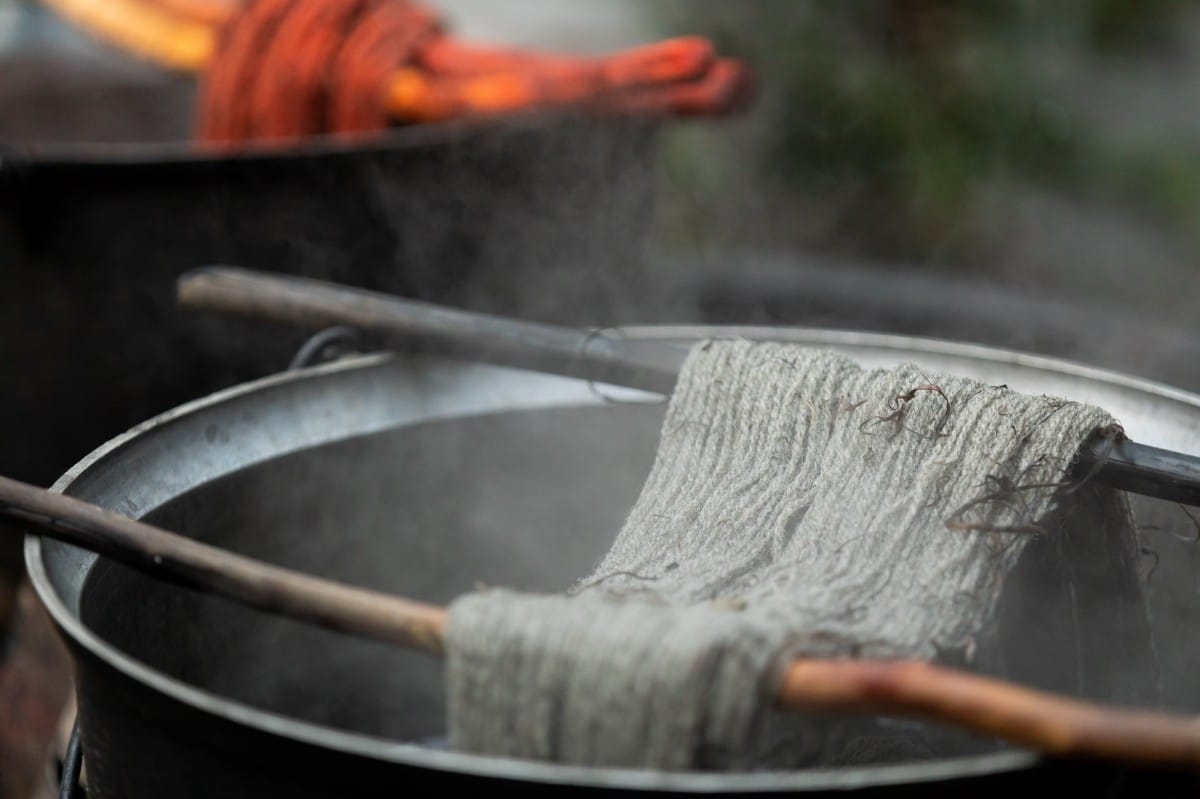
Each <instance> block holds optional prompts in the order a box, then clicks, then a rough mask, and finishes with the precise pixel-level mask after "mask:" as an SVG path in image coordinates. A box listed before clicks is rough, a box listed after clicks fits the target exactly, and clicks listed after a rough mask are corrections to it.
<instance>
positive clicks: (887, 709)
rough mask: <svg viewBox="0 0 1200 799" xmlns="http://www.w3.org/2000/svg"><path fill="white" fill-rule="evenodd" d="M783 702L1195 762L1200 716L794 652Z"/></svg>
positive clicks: (1146, 758)
mask: <svg viewBox="0 0 1200 799" xmlns="http://www.w3.org/2000/svg"><path fill="white" fill-rule="evenodd" d="M779 705H780V706H781V707H783V708H785V709H788V710H794V711H799V712H804V711H809V712H813V711H823V712H838V713H865V714H871V715H885V716H888V715H891V716H907V717H915V718H924V719H927V720H931V721H937V722H942V723H947V724H952V725H954V726H957V727H960V728H963V729H966V730H969V731H971V732H976V733H981V734H984V735H991V736H994V737H996V738H1000V739H1003V740H1005V741H1008V742H1009V743H1013V744H1017V745H1020V746H1025V747H1029V748H1031V749H1037V750H1039V751H1042V752H1046V753H1048V754H1053V755H1060V756H1064V757H1074V758H1101V759H1111V760H1123V761H1129V762H1136V763H1142V764H1146V765H1158V766H1168V765H1169V766H1186V767H1189V768H1200V719H1198V718H1196V717H1187V716H1179V715H1173V714H1167V713H1162V712H1155V711H1143V710H1125V709H1120V708H1113V707H1106V706H1103V705H1098V704H1095V703H1091V702H1084V701H1081V700H1077V699H1071V698H1068V697H1063V696H1058V695H1055V694H1051V693H1047V692H1044V691H1036V690H1033V689H1031V688H1025V687H1022V686H1019V685H1014V684H1013V683H1008V682H1003V681H1001V680H996V679H991V678H988V677H981V676H978V675H974V674H969V673H967V672H963V671H958V670H955V669H948V668H941V667H939V666H934V665H933V664H930V663H925V662H922V661H896V662H886V661H864V660H796V661H793V662H792V664H791V665H790V667H789V668H788V670H787V672H786V675H785V677H784V680H783V683H782V685H781V687H780V691H779Z"/></svg>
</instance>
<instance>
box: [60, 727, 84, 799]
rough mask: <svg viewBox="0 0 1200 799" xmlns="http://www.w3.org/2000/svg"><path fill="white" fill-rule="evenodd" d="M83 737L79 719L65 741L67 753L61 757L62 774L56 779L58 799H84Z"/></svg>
mask: <svg viewBox="0 0 1200 799" xmlns="http://www.w3.org/2000/svg"><path fill="white" fill-rule="evenodd" d="M82 739H83V735H82V733H81V732H80V730H79V719H78V718H77V719H75V723H74V724H73V725H71V737H70V738H69V739H67V752H66V754H65V755H64V756H63V763H62V773H61V774H60V775H59V778H58V799H86V796H87V792H86V791H84V789H83V740H82Z"/></svg>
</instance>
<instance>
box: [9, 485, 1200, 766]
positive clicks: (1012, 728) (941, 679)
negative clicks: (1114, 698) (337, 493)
mask: <svg viewBox="0 0 1200 799" xmlns="http://www.w3.org/2000/svg"><path fill="white" fill-rule="evenodd" d="M0 515H5V516H9V517H12V518H15V519H18V520H20V521H23V522H25V523H26V524H28V525H30V526H31V527H33V528H34V529H36V530H38V531H39V532H41V533H44V534H45V535H47V536H49V537H51V538H55V539H58V540H61V541H66V542H68V543H71V544H77V545H79V546H82V547H84V548H86V549H89V550H92V551H94V552H99V553H101V554H103V555H106V556H109V557H112V558H114V559H115V560H118V561H120V562H122V563H125V564H127V565H129V566H131V567H133V568H135V569H137V570H139V571H141V572H144V573H146V574H149V575H151V576H153V577H157V578H161V579H166V580H169V581H171V582H175V583H179V584H181V585H185V586H189V587H192V588H196V589H199V590H201V591H204V592H207V593H211V594H213V595H215V596H221V597H224V598H226V599H231V600H233V601H235V602H240V603H241V604H243V605H247V606H249V607H252V608H257V609H259V610H264V611H267V612H270V613H277V614H280V615H283V616H288V617H291V618H294V619H298V620H300V621H306V622H311V623H313V624H317V625H320V626H322V627H326V628H329V629H332V630H338V631H340V632H344V633H349V634H352V635H358V636H361V637H364V638H369V639H374V640H378V641H384V642H387V643H393V644H399V645H400V646H404V647H409V648H413V649H419V650H422V651H425V652H429V653H431V654H435V655H440V654H442V641H443V635H444V632H445V627H446V612H445V610H444V609H442V608H439V607H436V606H433V605H427V604H424V603H421V602H416V601H413V600H409V599H403V598H400V597H395V596H391V595H389V594H383V593H379V592H376V591H368V590H364V589H361V588H352V587H349V586H345V585H342V584H340V583H336V582H333V581H330V580H323V579H320V578H317V577H312V576H309V575H305V574H299V573H296V572H293V571H290V570H288V569H283V568H279V567H276V566H270V565H267V564H264V563H260V562H258V561H255V560H253V559H251V558H246V557H242V556H240V555H235V554H232V553H229V552H226V551H224V550H221V549H217V548H215V547H210V546H207V545H205V544H201V543H199V542H197V541H192V540H191V539H188V538H184V537H182V536H179V535H176V534H174V533H169V532H167V531H166V530H162V529H160V528H157V527H153V526H151V525H148V524H145V523H143V522H139V521H135V520H133V519H129V518H127V517H124V516H120V515H118V514H115V513H112V512H110V511H107V510H105V509H103V508H99V507H97V506H95V505H91V504H89V503H86V502H82V501H80V500H78V499H74V498H72V497H67V496H64V495H62V494H55V493H51V492H49V491H46V490H44V489H40V488H35V487H33V486H30V485H26V484H24V483H19V482H16V481H14V480H9V479H7V478H3V477H0ZM777 701H778V704H779V706H780V707H782V708H784V709H787V710H792V711H797V712H839V713H867V714H878V715H894V716H911V717H916V718H924V719H930V720H933V721H938V722H942V723H946V724H950V725H954V726H956V727H960V728H962V729H965V730H969V731H972V732H976V733H982V734H985V735H992V736H996V737H998V738H1002V739H1004V740H1007V741H1010V742H1012V743H1015V744H1019V745H1022V746H1027V747H1031V748H1034V749H1039V750H1042V751H1044V752H1049V753H1052V754H1055V755H1061V756H1069V757H1091V758H1107V759H1120V760H1127V761H1130V762H1136V763H1141V764H1145V765H1157V766H1185V767H1189V768H1200V720H1197V719H1194V718H1186V717H1181V716H1176V715H1169V714H1166V713H1157V712H1149V711H1134V710H1122V709H1116V708H1108V707H1104V706H1101V705H1097V704H1092V703H1087V702H1082V701H1079V700H1075V699H1069V698H1065V697H1060V696H1055V695H1053V694H1048V693H1044V692H1040V691H1034V690H1031V689H1028V688H1023V687H1020V686H1017V685H1013V684H1010V683H1005V682H1001V681H999V680H994V679H989V678H986V677H979V676H976V675H972V674H968V673H966V672H961V671H955V670H952V669H946V668H941V667H938V666H933V665H931V664H928V663H923V662H872V661H858V660H810V659H798V660H794V661H793V662H792V663H791V664H790V665H789V666H788V668H787V669H786V671H785V673H784V677H783V680H782V683H781V685H780V688H779V693H778V696H777Z"/></svg>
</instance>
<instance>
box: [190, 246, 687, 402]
mask: <svg viewBox="0 0 1200 799" xmlns="http://www.w3.org/2000/svg"><path fill="white" fill-rule="evenodd" d="M176 296H177V299H178V301H179V304H180V305H182V306H184V307H187V308H195V309H203V310H210V311H221V312H223V313H230V314H237V315H240V316H246V317H250V318H254V319H270V320H274V321H278V322H288V323H291V324H298V325H301V326H303V327H307V328H310V329H319V328H322V327H329V326H333V325H351V326H353V327H356V328H358V329H359V330H361V331H362V332H364V333H367V334H371V335H374V336H376V337H378V338H381V339H383V340H384V341H385V342H387V343H392V344H403V345H407V346H421V347H424V348H426V349H434V350H435V351H438V352H451V353H457V354H461V355H466V356H469V357H471V358H473V359H476V360H480V361H484V362H489V363H496V364H501V365H505V366H516V367H520V368H524V369H536V370H540V371H545V372H550V373H553V374H561V375H566V376H568V377H579V378H585V379H590V380H597V381H602V382H611V383H616V384H618V385H625V386H631V387H633V388H640V389H644V390H646V391H657V392H660V393H668V392H670V391H671V390H673V388H674V386H675V381H676V379H677V378H678V376H679V369H680V367H681V366H682V365H683V361H684V359H685V358H686V357H687V350H686V349H684V348H683V347H676V346H672V345H670V344H664V343H662V342H651V341H635V340H629V341H624V340H619V339H614V338H609V337H606V336H597V335H591V334H589V333H588V332H587V331H584V330H579V329H576V328H569V327H560V326H557V325H545V324H538V323H534V322H526V321H523V320H520V319H511V318H508V317H503V316H493V315H490V314H481V313H474V312H471V311H464V310H459V309H457V308H447V307H445V306H440V305H433V304H430V303H425V302H419V301H417V300H409V299H404V298H401V297H394V296H391V295H387V294H380V293H378V292H373V291H365V290H363V289H356V288H351V287H348V286H339V285H336V284H333V283H327V282H324V281H319V280H310V279H306V278H299V277H294V276H291V275H272V274H266V273H262V272H253V271H250V270H246V269H234V268H231V267H208V268H205V269H198V270H195V271H193V272H189V273H188V274H186V275H184V276H182V277H181V278H180V279H179V281H178V284H177V293H176Z"/></svg>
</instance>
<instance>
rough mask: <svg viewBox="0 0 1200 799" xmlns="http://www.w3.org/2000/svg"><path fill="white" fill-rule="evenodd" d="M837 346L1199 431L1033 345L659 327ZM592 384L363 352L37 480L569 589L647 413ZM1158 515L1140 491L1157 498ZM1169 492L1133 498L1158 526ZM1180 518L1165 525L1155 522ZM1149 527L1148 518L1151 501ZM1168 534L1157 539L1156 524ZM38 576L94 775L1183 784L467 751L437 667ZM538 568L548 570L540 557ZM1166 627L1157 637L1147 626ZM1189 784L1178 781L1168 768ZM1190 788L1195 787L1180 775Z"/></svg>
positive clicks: (128, 509) (615, 518) (279, 625)
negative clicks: (622, 764) (733, 766)
mask: <svg viewBox="0 0 1200 799" xmlns="http://www.w3.org/2000/svg"><path fill="white" fill-rule="evenodd" d="M631 334H632V335H646V336H651V337H655V338H664V339H670V340H676V339H678V340H686V339H689V338H693V337H697V336H701V335H714V334H715V335H744V336H749V337H771V338H786V339H790V340H795V341H802V342H807V343H812V344H824V345H830V346H836V347H838V348H840V349H843V350H844V351H846V352H847V353H849V354H850V355H851V356H852V357H855V358H856V359H858V360H859V361H860V362H863V363H865V364H871V365H874V364H891V363H896V362H897V361H901V360H915V361H917V362H918V363H920V364H921V365H922V366H924V367H925V368H926V369H928V370H930V371H935V372H936V371H953V372H957V373H962V374H969V375H972V376H975V377H977V378H979V379H982V380H985V381H988V382H991V383H1007V384H1008V385H1009V386H1011V387H1012V388H1014V389H1017V390H1022V391H1033V392H1045V393H1051V394H1059V395H1063V396H1068V397H1072V398H1078V399H1083V400H1088V401H1091V402H1096V403H1099V404H1102V405H1104V406H1106V407H1108V408H1110V409H1111V410H1113V411H1114V413H1115V414H1116V415H1117V416H1118V417H1120V418H1121V419H1122V420H1123V421H1124V422H1125V424H1126V426H1127V428H1128V429H1129V431H1130V434H1131V435H1132V436H1135V437H1136V438H1137V439H1138V440H1140V441H1144V442H1146V443H1149V444H1152V445H1155V446H1162V447H1168V448H1172V449H1180V450H1191V451H1197V450H1200V398H1197V397H1195V396H1192V395H1188V394H1185V393H1182V392H1177V391H1173V390H1171V389H1167V388H1163V387H1160V386H1154V385H1152V384H1148V383H1144V382H1141V381H1137V380H1131V379H1127V378H1124V377H1121V376H1117V375H1111V374H1106V373H1103V372H1099V371H1095V370H1090V369H1086V368H1082V367H1077V366H1073V365H1070V364H1064V363H1061V362H1056V361H1050V360H1046V359H1040V358H1033V357H1029V356H1023V355H1018V354H1014V353H1006V352H1002V351H996V350H989V349H984V348H979V347H970V346H963V345H957V344H951V343H943V342H931V341H921V340H914V339H905V338H900V337H893V336H882V335H870V334H852V333H833V332H828V331H803V330H785V329H769V328H766V329H740V328H720V329H713V328H653V329H642V330H636V331H631ZM609 391H610V390H609V389H608V388H607V387H589V386H588V385H587V384H584V383H580V382H578V381H572V380H567V379H561V378H554V377H548V376H544V375H533V374H530V373H523V372H518V371H513V370H505V369H498V368H490V367H483V366H462V365H455V364H445V363H425V362H420V363H405V362H403V361H402V360H399V359H396V358H391V357H384V356H372V357H367V358H362V359H356V360H353V361H348V362H343V363H339V364H335V365H332V366H326V367H320V368H317V369H313V370H308V371H306V372H303V373H299V374H296V375H290V376H280V377H275V378H269V379H267V380H265V381H262V382H259V383H256V384H250V385H247V386H243V387H239V388H236V389H232V390H230V391H227V392H224V393H222V394H218V395H215V396H213V397H210V398H208V399H205V400H201V401H199V402H196V403H193V404H191V405H189V406H184V407H183V408H180V409H178V410H176V411H172V412H170V413H168V414H166V415H164V416H162V417H159V418H158V419H155V420H152V421H150V422H148V423H146V424H145V425H142V426H141V427H139V428H137V429H135V430H133V431H131V432H130V433H129V434H127V435H125V436H122V437H121V438H119V439H116V440H114V441H113V442H111V443H110V444H108V445H106V446H105V447H103V448H101V449H100V450H98V451H97V452H96V453H94V454H93V455H91V456H89V457H88V458H87V459H85V460H84V461H83V462H81V463H80V464H79V465H78V466H77V467H75V468H74V469H72V470H71V471H70V472H69V473H68V474H67V475H65V476H64V477H63V478H62V480H60V481H59V483H58V485H57V488H58V489H59V490H63V491H66V492H68V493H71V494H72V495H75V496H79V497H81V498H84V499H88V500H90V501H93V502H97V503H99V504H102V505H107V506H109V507H112V508H113V509H115V510H118V511H120V512H122V513H125V514H128V515H131V516H134V517H148V518H149V519H151V520H153V521H156V522H157V523H160V524H164V525H165V526H168V527H173V528H176V529H180V530H182V531H183V532H185V533H191V534H194V535H196V536H197V537H199V538H203V539H205V540H208V541H210V542H213V543H218V544H221V545H223V546H228V547H230V548H232V549H235V550H237V551H241V552H243V553H246V554H250V555H254V556H258V557H262V558H265V559H267V560H273V561H275V562H279V563H282V564H284V565H288V566H292V567H295V568H301V569H307V570H309V571H313V572H316V573H320V574H323V575H325V576H330V577H334V578H337V579H344V580H349V581H352V582H355V583H358V584H361V585H366V586H369V587H376V588H382V589H385V590H392V591H397V592H400V593H405V594H408V595H413V596H417V597H420V598H422V599H427V600H430V601H437V602H442V601H445V600H447V599H449V598H450V597H452V596H454V595H456V594H458V593H460V592H461V591H464V590H468V589H469V588H470V587H471V586H472V585H473V583H474V582H475V581H476V580H483V581H484V582H488V583H493V584H495V583H503V584H508V585H515V586H518V587H525V588H531V589H556V588H561V587H563V586H564V585H565V584H566V582H568V581H569V580H570V578H571V577H572V576H574V575H577V574H580V573H582V572H583V571H584V570H585V569H586V567H587V566H588V565H590V564H591V562H592V561H593V560H594V559H595V557H596V556H598V554H599V553H600V552H601V551H603V549H604V548H605V547H606V546H607V543H608V540H609V538H610V537H611V534H612V531H613V530H615V529H616V528H617V526H618V525H619V524H620V521H621V518H622V516H623V513H624V509H625V508H627V507H628V506H629V505H630V504H631V503H632V501H633V499H634V497H635V496H636V493H637V490H638V488H639V487H640V483H641V480H642V478H643V477H644V474H645V472H646V470H647V469H648V466H649V459H650V457H651V456H652V454H653V450H654V442H655V440H656V432H657V425H658V423H659V420H660V418H661V416H660V414H661V407H660V406H659V405H657V404H655V403H654V398H652V397H650V396H648V395H630V394H628V393H626V394H624V395H623V396H625V397H626V398H636V399H638V400H639V403H640V404H632V405H630V404H612V403H608V404H606V403H605V402H604V400H603V399H602V398H601V396H600V395H601V394H605V395H607V394H608V393H609ZM1151 510H1153V509H1151ZM1170 512H1171V509H1169V508H1168V509H1159V511H1155V513H1158V514H1159V515H1161V516H1162V517H1163V519H1169V514H1170ZM1176 521H1178V520H1176ZM1165 524H1166V525H1167V526H1168V527H1169V525H1170V522H1169V521H1167V522H1165ZM1147 535H1148V536H1150V539H1151V540H1149V541H1148V543H1150V544H1151V545H1152V546H1154V547H1156V548H1158V550H1159V560H1160V565H1159V572H1158V575H1157V576H1156V578H1155V581H1154V582H1153V583H1152V587H1154V586H1157V589H1156V591H1155V593H1154V595H1152V604H1153V605H1154V606H1155V609H1156V618H1155V623H1156V625H1161V628H1162V632H1163V637H1162V639H1161V640H1160V643H1159V648H1160V656H1161V657H1162V658H1163V660H1164V683H1165V684H1164V689H1165V690H1164V693H1165V694H1166V696H1167V698H1168V703H1169V704H1170V705H1171V706H1173V707H1177V708H1180V709H1191V710H1195V709H1197V708H1200V685H1197V684H1195V681H1194V679H1191V678H1190V673H1191V666H1190V664H1191V662H1193V658H1194V656H1195V655H1196V646H1195V645H1194V644H1190V643H1189V642H1187V641H1186V640H1184V639H1181V638H1180V637H1179V636H1173V635H1172V633H1173V632H1175V631H1177V630H1178V629H1180V626H1179V625H1180V624H1181V623H1184V622H1186V621H1187V619H1188V615H1187V614H1188V612H1189V611H1190V613H1191V618H1192V619H1195V618H1196V617H1197V616H1198V615H1200V614H1197V613H1196V611H1195V609H1193V608H1190V607H1189V602H1190V603H1191V604H1194V597H1193V596H1192V594H1191V592H1192V590H1193V588H1192V586H1193V585H1194V577H1195V575H1196V574H1198V573H1200V570H1198V568H1200V562H1198V561H1200V559H1198V556H1197V555H1196V553H1195V549H1194V548H1192V547H1189V546H1188V545H1186V544H1183V543H1181V542H1178V541H1175V540H1174V538H1173V537H1172V536H1171V533H1170V531H1169V530H1168V531H1167V532H1161V533H1156V534H1153V535H1152V536H1151V535H1150V534H1149V533H1148V534H1147ZM1172 542H1174V543H1172ZM26 555H27V562H28V566H29V569H30V572H31V574H32V576H33V579H34V581H35V584H36V586H37V588H38V590H39V593H40V594H41V596H42V598H43V600H44V601H45V602H46V603H47V605H48V607H49V609H50V611H51V613H52V614H53V616H54V618H55V621H56V623H57V624H58V625H59V626H60V628H61V629H62V631H63V633H64V635H65V636H66V638H67V639H68V641H69V643H70V645H71V647H72V650H73V652H74V654H75V657H76V659H77V664H76V673H77V686H78V693H79V698H80V706H81V718H82V723H83V727H84V745H85V751H86V753H87V757H88V761H89V764H88V770H89V774H90V775H91V778H92V780H93V791H94V793H95V794H96V795H99V796H118V795H119V796H127V797H138V796H161V795H174V796H186V795H196V796H200V795H218V794H219V795H230V796H253V795H264V794H266V793H268V792H270V791H273V790H278V789H279V786H280V784H284V785H286V789H287V791H289V792H290V793H291V795H298V796H333V795H345V794H346V793H353V792H355V791H365V790H378V789H380V788H394V787H400V786H404V787H426V788H433V787H437V788H447V789H453V788H462V789H495V788H513V787H519V788H520V789H521V790H522V791H524V792H527V793H545V792H552V791H555V790H558V789H561V788H562V787H563V786H571V787H573V788H576V789H579V788H583V789H587V790H590V791H601V790H603V791H618V792H628V793H638V792H650V791H662V790H666V791H671V792H682V793H693V794H704V793H712V792H724V793H747V792H761V791H773V792H774V791H784V792H811V791H827V790H840V789H844V788H850V787H855V788H859V789H862V790H864V791H866V792H868V793H876V794H881V795H882V794H889V795H891V794H903V793H917V792H919V793H922V794H923V795H929V794H930V793H931V792H934V793H937V792H945V793H947V794H949V793H951V792H961V791H962V790H972V791H976V792H980V791H982V792H984V793H992V792H1002V791H1008V792H1011V791H1012V790H1015V789H1019V788H1024V787H1028V786H1032V785H1035V784H1037V785H1039V786H1042V787H1045V786H1047V785H1052V784H1054V783H1056V782H1059V781H1062V780H1067V779H1069V780H1070V781H1071V783H1072V786H1073V787H1074V788H1077V789H1089V788H1095V789H1098V788H1101V787H1103V788H1105V789H1110V790H1115V791H1117V792H1121V791H1122V790H1126V791H1134V790H1143V789H1146V787H1147V781H1150V782H1153V783H1154V784H1155V785H1156V786H1158V787H1162V785H1163V782H1164V780H1165V781H1166V783H1167V785H1168V787H1170V786H1178V783H1176V782H1174V780H1175V777H1174V776H1172V775H1154V774H1144V773H1142V774H1134V773H1127V772H1125V771H1124V770H1123V769H1120V768H1116V767H1112V766H1100V765H1090V766H1082V765H1070V764H1062V763H1048V762H1045V761H1042V760H1040V759H1039V758H1037V757H1035V756H1034V755H1031V754H1027V753H1022V752H1011V751H1005V752H999V753H996V754H993V755H986V756H981V757H973V758H960V759H955V760H944V761H933V762H923V763H915V764H899V765H890V766H876V767H872V768H859V769H842V770H823V771H813V772H804V773H785V774H779V773H771V774H719V775H718V774H650V773H641V772H629V771H616V770H606V769H581V768H569V767H559V766H551V765H546V764H535V763H521V762H510V761H501V760H493V759H487V758H479V757H471V756H467V755H462V754H458V753H453V752H446V751H441V750H440V749H438V748H437V747H436V746H429V745H422V744H420V743H419V741H421V740H426V739H429V738H431V737H434V738H436V736H438V735H439V734H440V711H441V706H440V683H439V670H438V667H437V666H436V664H434V663H432V662H429V661H427V660H423V659H421V657H420V656H416V655H412V654H409V653H401V652H397V651H392V650H389V649H388V648H386V647H378V646H375V645H371V644H365V643H363V642H357V641H350V640H348V639H345V638H341V637H339V636H336V635H333V634H330V633H325V632H321V631H316V630H311V629H306V628H303V627H301V626H299V625H293V624H291V623H288V622H285V621H281V620H277V619H268V618H263V617H260V616H257V615H256V614H253V613H251V612H249V611H243V610H241V609H239V608H235V607H233V606H230V605H227V604H224V603H221V602H219V601H217V600H212V599H208V598H204V597H199V596H196V595H193V594H190V593H189V592H185V591H179V590H177V589H172V588H168V587H164V586H160V585H156V584H154V583H153V582H152V581H149V580H145V579H143V578H138V577H136V576H134V575H133V574H131V573H129V572H127V571H124V570H123V569H121V568H120V567H117V566H115V565H113V564H110V563H106V562H103V561H97V560H96V558H95V557H94V556H91V555H90V554H88V553H85V552H82V551H80V550H77V549H74V548H72V547H67V546H62V545H58V544H55V543H53V542H48V541H39V540H36V539H31V540H30V541H28V542H27V546H26ZM550 565H553V568H548V566H550ZM1168 643H1169V644H1170V647H1169V650H1167V649H1165V648H1164V644H1168ZM1183 784H1184V785H1187V784H1188V783H1186V782H1184V783H1183ZM1193 787H1194V786H1193Z"/></svg>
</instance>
